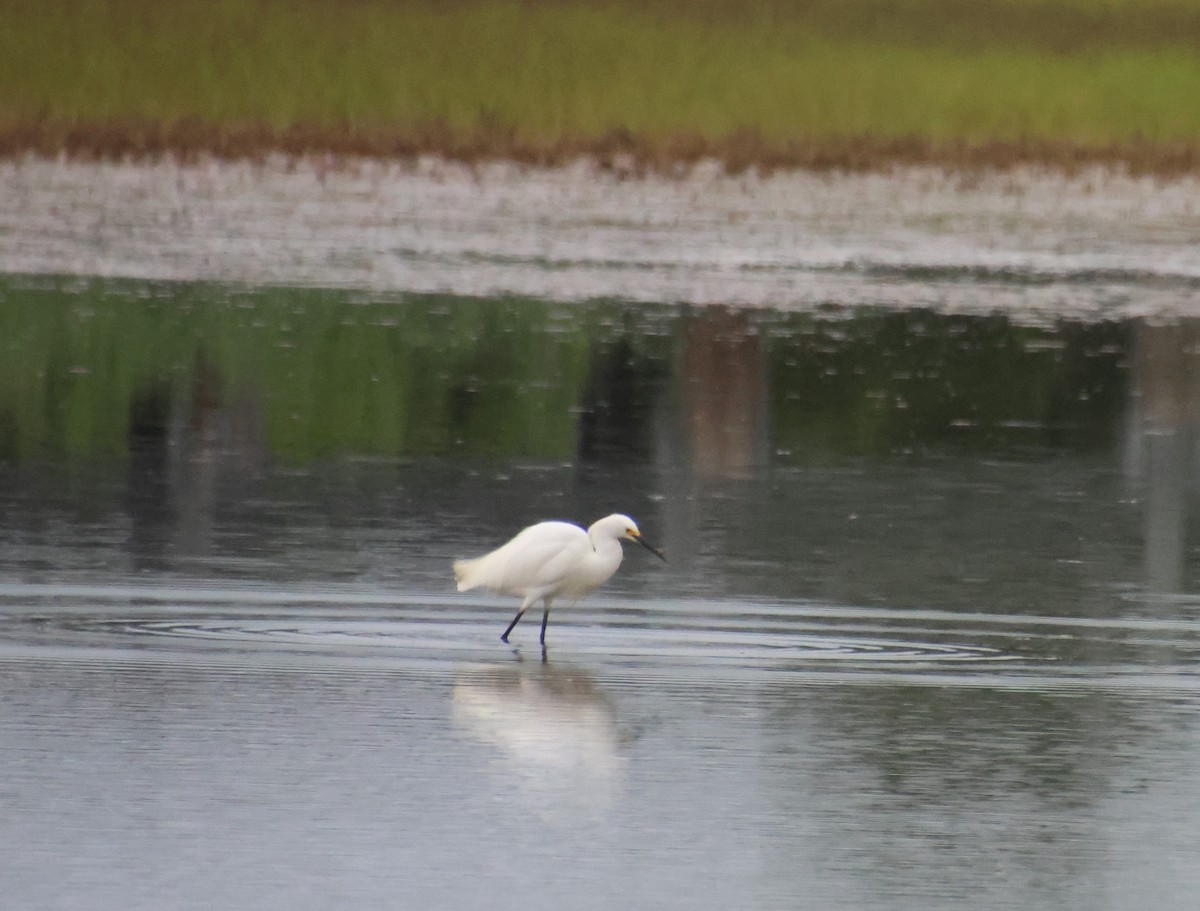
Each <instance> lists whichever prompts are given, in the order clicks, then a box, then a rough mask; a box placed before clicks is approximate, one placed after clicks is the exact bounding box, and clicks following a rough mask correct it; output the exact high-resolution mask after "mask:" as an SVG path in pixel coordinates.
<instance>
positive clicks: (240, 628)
mask: <svg viewBox="0 0 1200 911" xmlns="http://www.w3.org/2000/svg"><path fill="white" fill-rule="evenodd" d="M0 606H3V608H4V620H3V627H4V646H3V648H2V650H0V657H2V658H3V659H6V660H19V659H21V658H35V657H41V658H46V657H54V658H56V659H57V660H65V661H115V662H143V663H144V662H154V663H169V662H186V663H191V664H220V665H222V666H228V665H230V664H233V665H237V664H246V665H260V664H263V663H269V664H272V665H279V664H300V665H303V666H305V667H320V666H324V667H335V666H336V667H343V668H344V667H354V668H358V669H361V670H364V671H366V670H370V669H372V668H376V669H380V668H381V669H389V668H391V669H396V668H402V667H404V666H410V665H421V666H423V667H426V668H429V667H432V668H438V667H441V668H443V669H445V671H446V672H447V673H451V672H453V669H454V668H455V667H457V666H459V665H460V664H461V663H462V662H464V661H478V660H480V659H495V658H496V657H500V656H504V655H507V654H509V653H510V652H511V649H510V648H509V647H506V646H504V645H503V644H501V643H500V642H499V641H498V638H499V631H500V629H501V628H502V626H503V621H504V620H505V619H506V618H507V616H508V612H509V609H510V607H511V605H509V604H508V603H507V602H503V603H502V602H499V601H493V602H488V601H480V600H477V599H470V600H467V599H460V598H456V597H448V596H444V595H437V594H419V593H390V592H379V591H367V590H361V589H346V590H341V591H311V590H296V591H286V590H280V589H265V588H263V589H260V588H229V587H212V588H210V587H192V588H182V587H161V588H156V587H149V586H147V587H139V586H119V587H106V586H96V587H85V586H75V587H61V586H59V587H56V586H37V585H9V586H3V587H0ZM534 635H535V633H533V632H530V633H529V635H528V636H527V637H526V639H527V640H528V641H526V640H521V639H520V637H519V636H514V641H515V642H516V643H517V651H518V653H519V652H520V650H521V649H526V650H528V651H534V650H536V645H535V640H534V639H533V638H532V637H533V636H534ZM550 648H551V650H552V651H553V652H555V653H558V655H561V656H564V657H570V658H571V659H572V660H575V661H584V660H586V661H589V662H593V663H594V664H595V665H597V666H604V667H607V668H608V669H609V670H611V671H612V672H613V673H615V674H628V675H629V676H630V677H632V678H641V677H644V676H653V677H659V678H661V677H667V678H670V677H680V678H686V679H689V680H714V679H716V678H718V677H719V678H721V679H722V680H724V681H725V682H726V683H729V682H734V681H736V680H738V679H745V680H757V679H760V678H761V677H762V676H764V675H767V676H770V677H772V678H774V679H781V675H783V677H784V678H786V679H792V680H795V681H797V682H804V683H812V684H819V683H867V684H871V683H881V682H892V683H905V684H928V685H951V686H993V687H1005V688H1010V687H1018V688H1034V689H1062V688H1089V687H1091V688H1105V689H1108V688H1114V687H1115V688H1130V687H1133V688H1145V689H1163V688H1168V689H1171V688H1174V689H1179V690H1183V691H1186V692H1188V693H1195V692H1196V691H1197V690H1198V689H1200V674H1197V668H1196V662H1195V658H1196V655H1197V653H1198V652H1200V624H1198V623H1197V622H1196V621H1194V620H1191V619H1188V618H1186V617H1182V618H1181V617H1180V616H1179V615H1175V616H1173V617H1167V618H1161V619H1158V618H1139V617H1121V618H1113V619H1108V620H1094V619H1084V618H1056V617H1046V616H1020V615H1001V614H973V613H966V612H948V611H932V610H903V609H889V608H877V607H871V608H867V607H855V606H849V605H829V604H819V603H812V602H787V603H773V604H772V603H746V602H703V601H675V602H669V603H668V602H653V603H652V604H646V603H641V604H638V605H637V606H636V607H631V606H630V605H629V604H628V602H624V601H619V600H616V599H596V600H594V601H590V602H586V603H585V604H584V605H582V606H580V607H579V608H575V609H572V610H570V611H563V612H562V614H560V616H559V622H558V623H557V625H556V626H552V628H551V643H550Z"/></svg>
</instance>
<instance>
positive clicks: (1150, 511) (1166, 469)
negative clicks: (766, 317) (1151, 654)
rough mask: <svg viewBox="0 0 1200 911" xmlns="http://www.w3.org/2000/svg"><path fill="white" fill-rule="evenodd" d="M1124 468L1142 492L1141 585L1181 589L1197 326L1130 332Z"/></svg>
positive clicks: (1195, 419) (1198, 403) (1198, 368)
mask: <svg viewBox="0 0 1200 911" xmlns="http://www.w3.org/2000/svg"><path fill="white" fill-rule="evenodd" d="M1134 338H1135V351H1134V363H1133V373H1134V410H1133V424H1132V427H1131V433H1132V436H1133V439H1132V440H1131V445H1130V449H1129V452H1130V469H1131V473H1132V474H1133V475H1134V477H1135V478H1136V480H1137V481H1138V482H1139V483H1140V484H1141V485H1142V487H1143V495H1144V503H1145V570H1146V584H1147V586H1148V587H1149V588H1150V589H1151V590H1152V591H1158V592H1178V591H1181V590H1183V588H1184V587H1185V585H1186V583H1187V580H1186V579H1185V572H1184V565H1185V553H1186V533H1187V498H1188V494H1189V487H1190V481H1191V473H1192V462H1193V458H1192V453H1193V450H1194V449H1195V447H1196V442H1197V438H1198V435H1197V429H1198V428H1200V321H1197V320H1186V321H1180V322H1174V323H1163V324H1156V323H1152V322H1149V321H1146V320H1142V321H1140V322H1139V323H1138V324H1137V327H1136V330H1135V335H1134Z"/></svg>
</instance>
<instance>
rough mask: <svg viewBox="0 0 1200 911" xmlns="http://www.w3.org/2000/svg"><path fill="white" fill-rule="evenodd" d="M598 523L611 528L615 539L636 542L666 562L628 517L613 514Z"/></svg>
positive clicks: (660, 552)
mask: <svg viewBox="0 0 1200 911" xmlns="http://www.w3.org/2000/svg"><path fill="white" fill-rule="evenodd" d="M600 522H603V523H605V525H606V526H611V527H612V529H613V530H614V531H615V532H616V536H617V537H619V538H624V539H625V540H626V541H635V542H637V543H638V544H640V545H642V547H644V548H646V550H648V551H650V553H652V554H654V556H656V557H658V558H659V559H660V560H662V561H663V562H664V563H665V562H666V560H667V558H666V557H665V556H663V552H662V551H661V550H659V549H658V548H657V547H654V546H653V545H652V544H650V542H649V541H647V540H646V539H645V538H643V537H642V533H641V531H640V530H639V529H638V527H637V522H635V521H633V519H631V518H629V516H626V515H622V514H621V513H613V514H612V515H611V516H609V517H608V518H606V519H601V520H600ZM596 524H600V523H599V522H598V523H596Z"/></svg>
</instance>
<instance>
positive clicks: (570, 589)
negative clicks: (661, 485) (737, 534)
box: [454, 513, 667, 645]
mask: <svg viewBox="0 0 1200 911" xmlns="http://www.w3.org/2000/svg"><path fill="white" fill-rule="evenodd" d="M622 540H626V541H636V542H637V543H638V544H640V545H642V547H644V548H646V549H647V550H648V551H650V552H651V553H652V554H654V555H656V556H657V557H659V558H660V559H661V560H663V561H665V560H666V559H667V558H666V557H664V556H663V553H662V551H661V550H659V549H658V548H656V547H652V546H651V545H650V544H649V543H647V541H646V539H645V538H643V537H642V533H641V532H640V531H638V527H637V523H636V522H634V521H633V519H631V518H629V516H623V515H621V514H620V513H614V514H613V515H611V516H606V517H605V518H603V519H600V520H599V521H597V522H594V523H593V524H592V526H591V527H590V528H589V529H588V530H587V531H584V530H583V529H582V528H581V527H579V526H578V525H574V524H572V523H571V522H539V523H538V524H537V525H530V526H529V527H528V528H526V529H524V530H523V531H521V532H519V533H518V534H517V536H516V537H515V538H513V539H512V540H511V541H509V542H508V543H507V544H505V545H503V546H501V547H498V548H496V549H495V550H493V551H492V552H491V553H490V554H485V555H484V556H482V557H479V558H477V559H475V560H455V561H454V578H455V579H456V580H457V582H458V590H459V591H460V592H465V591H469V590H470V589H472V588H486V589H488V590H489V591H493V592H496V593H497V594H501V595H514V596H516V597H518V598H521V599H522V601H521V607H520V610H518V611H517V615H516V616H515V617H513V621H512V623H510V624H508V629H506V630H505V631H504V634H503V635H502V636H501V637H500V638H501V639H502V640H504V641H505V642H507V641H508V634H509V633H511V632H512V631H513V627H514V626H516V625H517V621H519V620H520V619H521V618H522V617H523V616H525V611H527V610H529V607H530V606H531V605H532V604H534V603H536V602H537V601H538V599H541V601H542V602H543V604H544V610H543V612H542V635H541V638H540V640H539V641H540V642H541V643H542V645H545V644H546V622H547V621H548V620H549V619H550V608H551V606H552V605H553V603H554V599H555V598H556V597H558V596H559V595H562V596H563V597H565V598H570V599H571V600H572V602H575V601H578V600H579V599H580V598H582V597H583V596H584V595H586V594H587V593H588V592H590V591H592V589H594V588H596V587H598V586H599V585H601V584H603V583H604V582H606V581H607V580H608V578H609V576H611V575H612V574H613V573H615V572H616V571H617V567H618V566H620V565H621V557H622V556H623V552H622V550H621V541H622Z"/></svg>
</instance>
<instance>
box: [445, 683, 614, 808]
mask: <svg viewBox="0 0 1200 911" xmlns="http://www.w3.org/2000/svg"><path fill="white" fill-rule="evenodd" d="M452 712H453V717H454V720H455V721H456V722H457V723H458V724H459V725H461V726H462V727H463V728H464V729H465V730H467V731H469V732H470V733H471V734H472V735H473V736H474V737H475V738H476V739H477V740H479V741H481V742H483V743H485V744H488V745H489V746H491V747H493V748H494V750H495V755H496V757H497V758H498V759H499V760H500V762H499V765H498V769H499V771H500V773H501V774H502V775H504V776H505V779H506V781H507V782H511V783H513V784H515V786H516V789H517V791H518V793H519V796H520V798H521V799H522V801H524V802H525V803H526V804H528V805H529V807H530V809H532V810H534V811H535V812H536V813H538V814H539V815H541V816H543V817H546V818H551V819H552V818H563V819H571V818H577V817H578V816H579V815H580V814H581V813H590V814H601V813H603V812H604V811H605V810H607V809H608V807H610V806H611V805H612V803H613V802H614V800H615V798H616V797H617V795H618V794H619V792H620V789H621V787H622V783H623V779H624V770H625V765H626V757H625V756H624V755H623V754H622V749H623V747H624V746H625V745H626V744H627V743H628V742H629V740H630V739H631V738H630V737H629V736H628V735H627V734H626V733H625V732H623V730H622V728H621V725H620V724H619V723H618V718H617V710H616V706H615V705H614V703H613V701H612V699H611V698H610V697H609V696H608V694H607V693H605V692H604V691H603V690H602V689H600V688H599V687H598V686H597V685H596V683H595V681H594V680H593V678H592V677H591V675H590V674H588V673H586V672H584V671H582V670H580V669H579V668H575V667H571V666H568V665H561V664H551V663H549V662H548V661H547V660H545V659H543V660H542V661H541V662H537V663H535V662H526V661H520V660H518V662H517V663H516V664H515V665H498V664H497V665H479V666H474V667H469V668H466V669H464V670H463V671H462V672H461V673H460V674H459V677H458V679H457V681H456V682H455V685H454V692H453V705H452Z"/></svg>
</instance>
